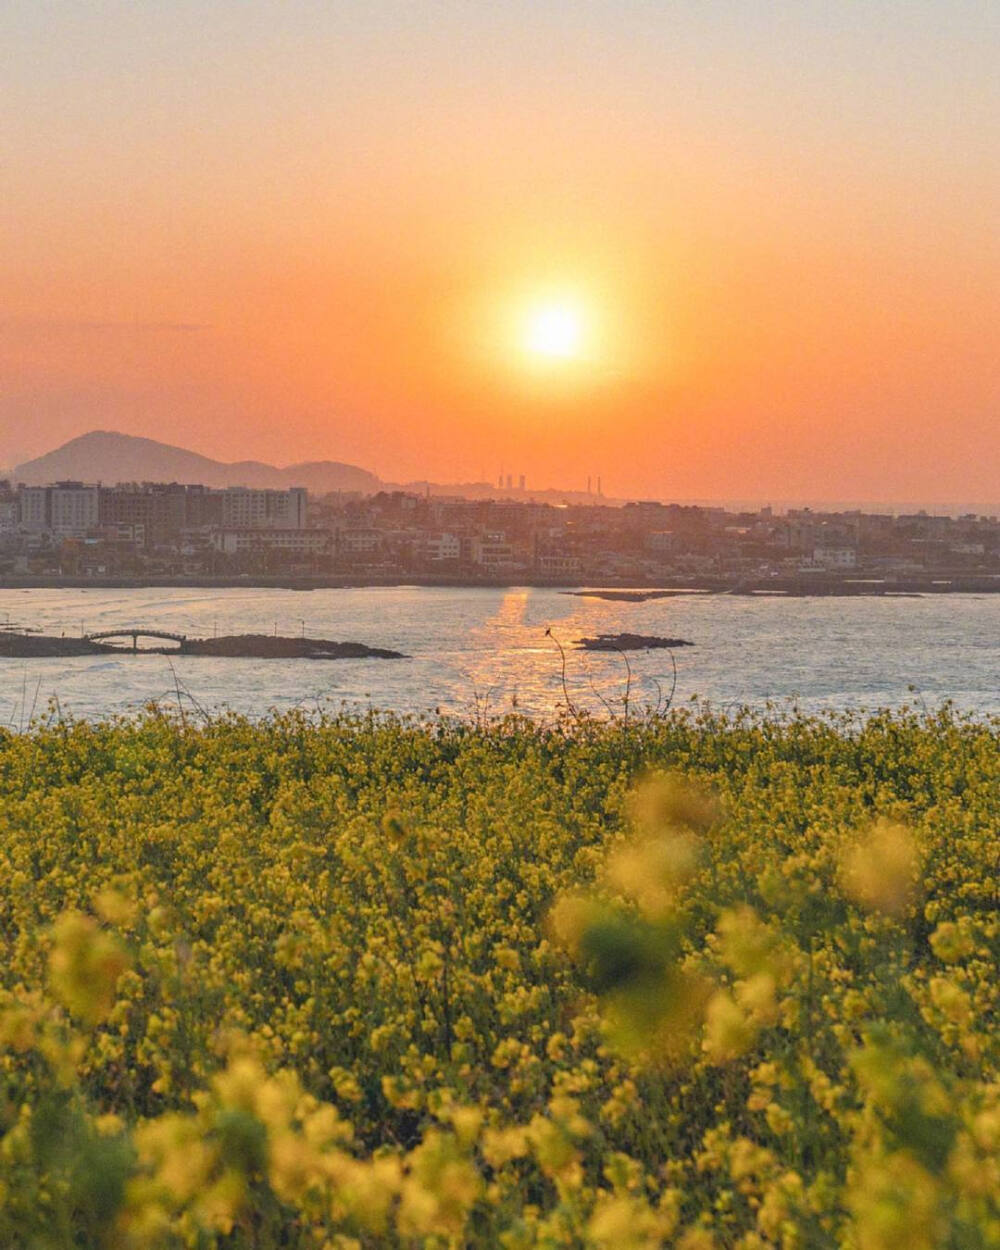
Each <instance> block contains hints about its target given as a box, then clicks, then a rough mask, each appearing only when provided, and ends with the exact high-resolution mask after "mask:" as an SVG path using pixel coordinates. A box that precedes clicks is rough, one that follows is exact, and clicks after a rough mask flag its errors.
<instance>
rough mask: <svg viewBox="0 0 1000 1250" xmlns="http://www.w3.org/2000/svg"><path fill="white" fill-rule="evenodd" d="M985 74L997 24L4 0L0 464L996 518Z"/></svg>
mask: <svg viewBox="0 0 1000 1250" xmlns="http://www.w3.org/2000/svg"><path fill="white" fill-rule="evenodd" d="M997 64H1000V6H997V5H995V4H993V5H991V4H988V3H983V0H976V2H975V3H971V2H966V0H948V2H947V3H944V2H936V0H935V2H932V0H894V2H890V0H837V2H836V3H820V2H818V0H795V2H789V3H776V2H771V3H769V2H767V0H760V2H759V3H754V4H747V3H744V2H742V0H741V2H739V3H736V2H724V0H691V2H689V3H674V2H671V0H615V2H614V3H606V2H604V0H574V2H573V3H547V2H546V0H532V2H530V3H528V2H526V0H504V3H496V2H492V3H483V2H479V0H464V2H459V0H437V2H426V3H418V2H417V0H391V2H386V3H378V2H375V0H371V2H368V3H356V2H354V0H281V2H276V0H274V2H265V0H213V3H212V4H210V5H206V4H204V3H201V0H199V2H198V3H194V2H191V0H171V2H170V3H169V4H163V3H161V2H159V0H158V2H157V3H149V2H147V0H85V2H83V3H81V2H80V0H5V3H4V4H3V5H2V6H0V114H2V116H3V118H4V123H3V126H2V127H0V465H4V464H7V465H13V464H15V463H19V462H20V461H22V460H25V459H27V458H29V457H32V456H35V455H38V454H41V453H43V452H45V451H48V450H51V449H52V448H53V447H55V446H57V445H59V444H60V443H62V442H64V441H65V440H67V439H68V438H71V437H73V436H75V435H78V434H82V433H85V432H86V431H88V430H91V429H98V428H100V429H117V430H121V431H123V432H126V433H132V434H141V435H145V436H147V437H153V438H160V439H162V440H164V441H166V442H172V443H177V444H180V445H182V446H186V447H190V448H191V449H193V450H195V451H199V452H202V453H204V454H206V455H210V456H215V457H217V458H220V459H224V460H235V459H243V458H247V457H254V458H258V459H264V460H268V461H271V462H274V463H278V464H288V463H293V462H297V461H302V460H313V459H324V458H328V459H335V460H344V461H348V462H351V463H356V464H360V465H362V466H364V467H365V468H368V469H371V470H373V471H375V472H377V473H378V474H380V475H381V476H382V477H383V478H385V479H388V480H395V481H406V480H411V479H417V478H424V477H430V478H431V479H433V480H437V481H463V480H473V479H482V478H484V477H485V478H486V479H493V480H495V479H496V477H497V474H498V473H500V472H503V473H505V474H506V473H508V472H509V473H513V474H514V476H515V479H516V478H517V476H518V475H519V474H521V473H524V474H525V476H526V478H527V482H528V485H529V487H531V486H534V487H537V488H544V487H548V486H554V487H559V488H574V489H579V488H582V487H583V486H584V485H585V482H586V478H587V476H588V475H593V476H594V477H595V478H596V476H597V475H598V474H600V475H601V476H602V482H603V486H604V490H605V493H607V494H615V495H619V496H626V495H627V496H641V497H656V498H664V499H671V498H675V499H693V498H700V499H709V498H712V499H720V500H724V499H727V498H740V499H754V498H756V499H760V500H761V501H762V502H766V501H768V500H769V499H781V500H794V499H810V500H824V499H829V500H843V499H850V500H858V501H863V500H869V499H870V500H878V501H893V500H899V501H924V502H927V503H936V502H942V503H945V502H951V501H954V500H976V501H983V502H984V503H986V502H994V501H998V500H1000V335H998V326H1000V229H998V226H1000V75H997V73H996V66H997ZM553 325H555V326H557V327H562V329H561V331H559V332H557V333H556V335H555V339H553V337H552V334H551V333H549V335H548V338H547V337H546V331H545V330H544V327H545V326H549V327H551V326H553ZM540 326H541V327H543V328H542V330H541V331H540V330H539V327H540Z"/></svg>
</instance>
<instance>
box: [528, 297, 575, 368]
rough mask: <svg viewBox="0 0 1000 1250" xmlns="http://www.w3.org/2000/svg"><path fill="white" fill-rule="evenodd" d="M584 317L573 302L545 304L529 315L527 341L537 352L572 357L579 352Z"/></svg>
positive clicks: (536, 353) (567, 358)
mask: <svg viewBox="0 0 1000 1250" xmlns="http://www.w3.org/2000/svg"><path fill="white" fill-rule="evenodd" d="M582 342H583V318H582V317H581V315H580V311H579V309H577V308H574V307H573V305H571V304H543V305H541V306H539V307H537V308H533V309H532V310H531V311H530V312H529V313H528V315H527V317H526V318H525V323H524V345H525V347H526V348H527V350H528V351H529V352H530V353H531V354H532V355H534V356H544V357H549V358H551V359H558V360H569V359H571V358H573V357H574V356H579V354H580V350H581V347H582Z"/></svg>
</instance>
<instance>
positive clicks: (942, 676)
mask: <svg viewBox="0 0 1000 1250" xmlns="http://www.w3.org/2000/svg"><path fill="white" fill-rule="evenodd" d="M8 618H9V620H10V621H11V622H12V623H16V624H17V625H19V626H32V627H35V628H41V629H42V630H43V631H44V632H45V633H48V634H59V633H61V632H63V631H65V632H66V633H67V634H79V633H80V632H81V630H86V631H87V632H91V631H94V630H98V629H107V628H111V627H112V626H116V625H145V626H149V627H155V628H160V629H168V630H172V631H175V632H178V633H184V634H188V635H190V636H199V637H204V636H211V635H212V634H213V633H216V632H217V633H219V634H228V633H252V632H259V633H272V632H274V630H275V629H277V632H278V633H279V634H300V633H302V632H303V631H304V632H305V633H306V634H307V635H310V636H312V637H324V638H333V639H337V640H352V641H358V642H365V643H368V644H371V645H373V646H381V647H391V648H393V649H395V650H398V651H404V652H406V653H407V655H408V656H410V657H411V658H409V659H406V660H394V661H390V660H342V661H336V662H326V663H323V662H318V661H308V660H287V661H286V660H231V659H224V660H219V659H208V658H184V659H178V660H177V661H176V662H175V663H174V665H173V670H172V668H171V662H170V660H169V659H168V658H167V657H165V656H161V655H141V654H140V655H137V656H132V655H123V656H121V657H108V656H100V657H96V658H89V657H88V658H79V659H56V660H0V723H2V724H7V725H12V726H14V727H18V726H19V725H21V724H23V723H24V722H25V721H26V720H27V719H28V715H29V714H30V712H31V710H32V708H34V709H35V711H36V713H37V712H42V711H44V709H45V706H46V702H47V700H48V699H50V698H51V697H57V698H58V700H59V704H60V706H61V708H62V709H63V711H64V712H66V713H71V714H73V715H75V716H83V717H100V716H105V715H108V714H111V713H117V712H128V711H130V710H135V709H137V708H139V707H141V706H142V705H143V704H144V703H146V702H148V701H149V700H151V699H155V700H161V701H172V702H176V699H177V694H176V682H175V677H174V672H176V674H177V677H178V678H179V679H180V682H181V683H182V685H183V687H184V688H185V689H186V691H188V692H190V695H191V696H192V697H193V698H194V699H196V700H197V701H198V703H199V704H200V705H201V706H202V707H204V708H206V709H213V710H217V709H221V708H232V709H234V710H237V711H240V712H246V713H250V714H252V715H258V714H263V713H265V712H267V711H268V709H270V708H290V707H294V706H303V707H307V708H310V709H314V708H315V707H316V706H317V705H321V706H325V707H328V708H331V709H336V708H339V707H340V706H341V705H342V704H343V703H346V704H347V705H348V706H350V707H352V708H359V707H360V708H368V707H369V706H371V707H375V708H378V709H391V710H394V711H397V712H415V713H424V712H429V711H434V710H435V709H439V710H441V711H443V712H448V713H455V714H460V715H474V714H475V713H476V710H477V707H478V708H479V709H480V710H482V709H484V708H485V709H486V710H488V712H489V713H497V712H504V711H508V710H510V709H511V708H512V707H513V706H516V707H517V708H518V709H519V710H520V711H522V712H525V713H527V714H529V715H533V716H546V715H550V714H551V713H552V712H553V711H554V710H555V709H556V707H557V705H558V704H559V703H560V702H561V701H562V699H563V690H562V681H561V676H560V663H559V655H558V652H557V650H556V647H555V646H554V644H553V642H552V640H551V639H549V638H546V637H545V630H546V628H549V627H550V628H551V629H552V631H553V634H554V635H555V636H556V637H558V638H559V640H560V641H561V642H563V643H564V644H565V645H566V646H567V682H568V686H569V692H570V697H571V699H572V700H573V703H574V704H575V705H576V706H578V707H581V708H586V709H588V710H590V711H593V712H595V713H603V712H604V711H605V708H604V705H603V704H602V702H601V699H602V698H603V699H604V700H608V701H609V702H611V703H612V705H615V706H619V707H620V700H621V698H622V696H623V695H624V693H625V664H624V661H623V659H622V657H621V656H620V655H618V654H614V653H612V654H610V655H608V654H594V653H581V652H576V651H572V650H571V649H570V646H569V644H571V643H572V641H573V640H574V639H576V638H579V637H581V636H583V635H585V634H595V633H609V632H620V631H630V632H634V633H648V634H663V635H669V636H671V637H680V638H687V639H690V641H691V642H693V643H695V646H693V647H685V648H681V649H678V650H677V651H675V653H674V654H675V657H676V661H677V687H676V694H675V703H683V702H686V701H688V700H690V699H692V698H695V697H697V698H698V699H700V700H702V701H705V702H708V703H710V704H711V705H712V706H714V707H717V708H725V707H731V706H733V705H739V704H749V705H753V706H761V705H763V704H764V703H765V702H767V701H768V700H774V701H777V702H779V703H782V704H790V703H792V702H795V703H796V704H797V705H798V706H799V707H801V708H802V709H803V710H807V711H822V710H831V709H846V708H865V707H867V708H871V707H876V706H895V705H899V704H901V703H911V704H912V703H915V702H916V703H917V704H918V705H919V703H920V700H923V703H924V704H925V705H926V706H927V707H928V708H929V709H933V708H935V707H936V706H938V705H940V703H941V702H942V701H943V700H945V699H950V700H953V701H954V703H955V704H956V706H957V707H959V708H960V709H962V710H967V711H972V712H976V713H1000V595H993V596H990V595H983V596H977V595H935V596H927V597H924V598H898V599H897V598H891V599H875V598H852V599H823V598H815V599H781V598H742V597H733V596H715V595H712V596H700V595H697V596H695V595H686V596H677V597H674V598H670V599H661V600H654V601H652V602H648V603H613V602H605V601H602V600H597V599H582V598H577V597H574V596H571V595H566V594H562V593H560V592H558V591H554V590H547V589H546V590H536V589H514V590H494V589H437V588H434V589H428V588H417V587H388V588H381V587H380V588H376V589H358V590H316V591H309V592H297V591H288V590H256V589H250V588H247V589H229V590H175V589H148V590H71V591H69V590H10V591H2V590H0V623H3V622H4V621H5V620H7V619H8ZM629 660H630V663H631V665H632V670H633V679H632V692H631V693H632V699H633V704H634V705H635V704H639V703H644V702H655V701H656V698H657V683H659V686H660V687H661V688H662V689H664V690H665V691H667V690H669V688H670V685H671V682H672V671H671V665H670V658H669V656H668V655H667V654H666V653H665V652H662V651H659V652H657V651H653V652H633V653H631V654H630V656H629ZM616 701H617V702H616Z"/></svg>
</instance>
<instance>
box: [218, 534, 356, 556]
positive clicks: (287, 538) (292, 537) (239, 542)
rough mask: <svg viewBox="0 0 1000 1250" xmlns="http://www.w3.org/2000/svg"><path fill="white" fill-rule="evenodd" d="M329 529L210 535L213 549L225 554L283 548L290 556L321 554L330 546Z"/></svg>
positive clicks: (235, 554) (241, 553)
mask: <svg viewBox="0 0 1000 1250" xmlns="http://www.w3.org/2000/svg"><path fill="white" fill-rule="evenodd" d="M331 537H332V535H331V534H330V531H329V530H307V529H271V530H267V529H218V530H214V531H213V532H212V534H211V537H210V542H211V545H212V548H213V550H215V551H220V552H222V554H223V555H227V556H237V555H246V554H248V553H250V552H262V551H282V552H287V553H288V554H290V555H300V556H320V555H324V554H325V553H326V552H327V551H328V550H329V547H330V542H331Z"/></svg>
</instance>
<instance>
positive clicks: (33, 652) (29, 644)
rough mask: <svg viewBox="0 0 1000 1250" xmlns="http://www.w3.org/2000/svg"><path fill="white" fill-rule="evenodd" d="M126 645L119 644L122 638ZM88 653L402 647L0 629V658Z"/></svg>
mask: <svg viewBox="0 0 1000 1250" xmlns="http://www.w3.org/2000/svg"><path fill="white" fill-rule="evenodd" d="M140 638H149V639H155V640H156V641H157V642H161V641H162V642H173V643H174V644H175V645H173V646H144V647H140V646H139V645H138V640H139V639H140ZM126 640H127V643H126V645H122V642H123V641H126ZM87 655H104V656H107V655H169V656H182V657H183V656H211V657H213V658H220V659H221V658H229V659H241V660H242V659H254V660H294V659H303V660H361V659H378V660H405V659H406V658H407V657H406V656H405V655H404V654H403V653H402V652H401V651H390V650H389V649H388V648H386V647H369V646H367V645H366V644H365V643H362V642H334V641H332V640H331V639H329V638H306V637H301V638H285V637H281V636H279V635H277V634H227V635H224V636H222V637H217V638H187V637H185V636H184V635H182V634H167V633H165V632H164V631H159V630H144V629H131V628H128V629H123V630H121V631H119V632H117V633H108V632H105V633H103V634H102V635H100V636H95V635H86V636H84V637H82V638H65V637H64V638H56V637H54V636H52V635H46V634H33V633H20V632H13V631H5V630H0V658H2V659H47V658H50V659H56V658H69V657H73V656H87Z"/></svg>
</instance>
